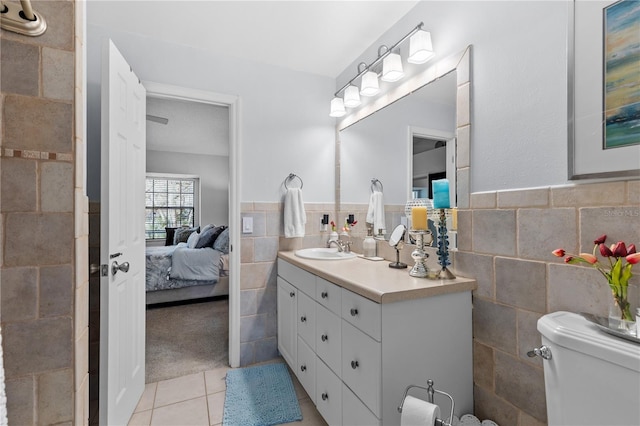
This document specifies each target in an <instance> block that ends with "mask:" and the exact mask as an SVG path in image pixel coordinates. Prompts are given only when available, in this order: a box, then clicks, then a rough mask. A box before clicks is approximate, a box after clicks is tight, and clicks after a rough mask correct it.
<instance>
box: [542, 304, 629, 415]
mask: <svg viewBox="0 0 640 426" xmlns="http://www.w3.org/2000/svg"><path fill="white" fill-rule="evenodd" d="M538 331H539V332H540V333H541V334H542V345H543V346H542V347H541V348H538V349H536V353H537V354H538V355H541V356H542V355H544V354H548V353H550V355H551V356H550V358H549V359H545V360H544V362H543V363H544V382H545V389H546V398H547V417H548V419H547V420H548V423H549V426H560V425H561V426H568V425H576V426H577V425H580V426H586V425H598V426H603V425H611V426H613V425H625V426H632V425H633V426H638V425H640V344H636V343H634V342H631V341H627V340H624V339H621V338H618V337H615V336H611V335H609V334H607V333H605V332H603V331H601V330H600V329H599V328H598V327H597V326H596V325H595V324H593V323H591V322H589V321H587V320H586V319H584V318H583V317H582V316H581V315H578V314H574V313H570V312H555V313H552V314H548V315H545V316H544V317H542V318H540V320H539V321H538ZM545 346H546V348H545ZM543 357H544V356H543ZM547 357H548V356H547ZM547 357H544V358H547Z"/></svg>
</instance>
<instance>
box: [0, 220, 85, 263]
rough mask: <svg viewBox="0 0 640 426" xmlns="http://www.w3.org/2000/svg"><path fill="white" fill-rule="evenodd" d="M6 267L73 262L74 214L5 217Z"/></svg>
mask: <svg viewBox="0 0 640 426" xmlns="http://www.w3.org/2000/svg"><path fill="white" fill-rule="evenodd" d="M5 222H6V223H5V232H6V233H5V247H9V249H8V250H6V251H5V256H4V260H5V265H6V266H28V265H34V264H38V265H52V264H54V265H55V264H62V263H71V262H72V260H73V254H74V252H73V215H72V214H70V213H49V214H36V213H27V214H18V213H10V214H7V215H6V217H5Z"/></svg>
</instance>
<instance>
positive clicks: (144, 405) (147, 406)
mask: <svg viewBox="0 0 640 426" xmlns="http://www.w3.org/2000/svg"><path fill="white" fill-rule="evenodd" d="M157 389H158V383H147V384H146V385H145V386H144V392H142V396H141V397H140V401H138V405H137V406H136V408H135V410H134V413H139V412H141V411H147V410H151V409H153V407H154V402H155V399H156V390H157Z"/></svg>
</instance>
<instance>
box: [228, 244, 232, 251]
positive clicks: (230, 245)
mask: <svg viewBox="0 0 640 426" xmlns="http://www.w3.org/2000/svg"><path fill="white" fill-rule="evenodd" d="M232 251H233V244H229V252H232Z"/></svg>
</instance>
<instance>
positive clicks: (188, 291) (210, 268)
mask: <svg viewBox="0 0 640 426" xmlns="http://www.w3.org/2000/svg"><path fill="white" fill-rule="evenodd" d="M225 229H226V227H224V229H222V231H224V230H225ZM219 231H220V230H219ZM194 234H197V235H194ZM191 235H193V237H192V236H190V237H189V238H192V241H187V242H178V243H177V244H174V245H169V246H160V247H147V248H146V251H145V258H146V259H145V260H146V266H145V285H146V303H147V305H151V304H156V303H167V302H176V301H183V300H189V299H200V298H205V297H214V296H222V295H228V294H229V267H228V265H229V254H228V231H227V232H217V234H216V235H215V237H214V241H213V242H212V241H209V240H208V241H207V242H206V244H203V245H201V246H197V244H196V243H194V242H193V240H195V239H197V237H199V236H200V235H202V237H206V236H207V235H208V234H207V230H206V228H205V229H203V231H202V233H198V232H197V231H194V232H192V234H191ZM216 243H217V244H216Z"/></svg>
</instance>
